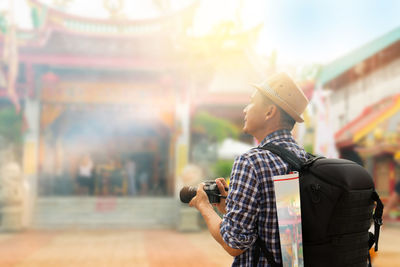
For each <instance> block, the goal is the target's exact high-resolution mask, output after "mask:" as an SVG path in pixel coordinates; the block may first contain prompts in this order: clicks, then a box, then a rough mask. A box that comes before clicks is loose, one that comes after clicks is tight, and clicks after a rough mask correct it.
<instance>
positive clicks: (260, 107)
mask: <svg viewBox="0 0 400 267" xmlns="http://www.w3.org/2000/svg"><path fill="white" fill-rule="evenodd" d="M243 113H244V126H243V131H244V132H245V133H248V134H251V135H253V136H254V134H255V133H257V131H259V130H260V129H262V128H263V127H265V116H266V113H267V105H266V104H265V102H264V99H263V95H261V93H260V92H259V91H258V90H257V89H256V90H255V91H254V93H253V94H252V95H251V99H250V103H249V104H248V105H247V106H246V107H245V108H244V110H243Z"/></svg>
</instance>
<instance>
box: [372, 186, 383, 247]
mask: <svg viewBox="0 0 400 267" xmlns="http://www.w3.org/2000/svg"><path fill="white" fill-rule="evenodd" d="M372 199H373V200H374V201H375V202H376V208H375V212H374V215H373V218H374V226H375V230H374V241H375V242H374V243H375V251H378V241H379V232H380V229H381V226H382V224H383V223H382V213H383V203H382V201H381V199H380V198H379V195H378V193H377V192H376V191H374V192H373V193H372Z"/></svg>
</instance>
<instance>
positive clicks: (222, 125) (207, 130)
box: [192, 112, 239, 142]
mask: <svg viewBox="0 0 400 267" xmlns="http://www.w3.org/2000/svg"><path fill="white" fill-rule="evenodd" d="M192 130H194V131H196V132H197V133H200V134H202V135H205V136H207V139H209V140H210V141H212V142H214V141H217V142H221V141H222V140H224V139H225V138H227V137H232V138H238V136H239V129H238V128H237V127H236V126H235V125H233V124H232V123H230V122H229V121H227V120H224V119H220V118H217V117H214V116H212V115H210V114H208V113H207V112H199V113H198V114H197V115H196V116H195V117H194V118H193V122H192Z"/></svg>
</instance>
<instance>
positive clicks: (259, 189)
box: [220, 130, 306, 267]
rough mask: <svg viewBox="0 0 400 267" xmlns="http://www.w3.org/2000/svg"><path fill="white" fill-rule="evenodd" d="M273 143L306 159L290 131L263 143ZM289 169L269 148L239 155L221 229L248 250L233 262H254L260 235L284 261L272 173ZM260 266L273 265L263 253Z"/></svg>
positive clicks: (277, 258) (231, 243)
mask: <svg viewBox="0 0 400 267" xmlns="http://www.w3.org/2000/svg"><path fill="white" fill-rule="evenodd" d="M267 143H274V144H276V145H282V146H283V147H285V148H288V149H289V150H291V151H293V152H294V153H296V154H297V155H298V156H299V157H300V158H303V159H306V152H305V151H304V150H303V149H302V148H300V147H299V146H298V145H297V143H296V141H295V140H294V139H293V137H292V135H291V133H290V131H288V130H278V131H276V132H273V133H271V134H270V135H268V136H267V137H266V138H265V139H264V140H263V141H262V142H261V144H260V147H261V146H263V145H265V144H267ZM287 173H288V164H287V163H285V162H283V161H282V159H281V158H280V157H278V156H276V155H275V154H273V153H272V152H270V151H267V150H262V149H251V150H250V151H248V152H246V153H244V154H243V155H241V156H239V157H237V158H236V160H235V163H234V164H233V167H232V173H231V179H230V184H229V194H228V197H227V199H226V210H227V213H226V214H225V215H224V217H223V220H222V223H221V228H220V232H221V235H222V238H223V239H224V241H225V242H226V243H227V244H228V245H229V246H230V247H232V248H236V249H241V250H245V252H244V253H242V254H241V255H239V256H237V257H235V259H234V261H233V264H232V266H241V267H245V266H252V265H253V255H254V253H255V247H254V243H255V241H256V240H257V237H258V236H259V237H260V238H261V240H262V242H263V244H264V245H265V246H266V247H267V249H268V250H269V251H270V252H272V253H273V254H274V257H275V261H276V262H281V249H280V242H279V230H278V220H277V214H276V203H275V191H274V182H273V181H272V179H271V178H272V177H273V176H276V175H283V174H287ZM258 266H270V265H269V264H268V263H267V258H266V257H265V255H263V254H262V253H261V256H260V258H259V261H258Z"/></svg>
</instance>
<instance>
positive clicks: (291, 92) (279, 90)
mask: <svg viewBox="0 0 400 267" xmlns="http://www.w3.org/2000/svg"><path fill="white" fill-rule="evenodd" d="M253 86H255V87H256V88H257V89H258V90H259V91H260V92H261V93H262V94H264V95H265V96H266V97H268V98H269V99H270V100H272V101H273V102H274V103H275V104H276V105H278V106H279V107H280V108H282V109H283V110H284V111H286V112H287V114H289V115H290V117H292V118H293V119H295V121H297V122H303V121H304V120H303V118H302V117H301V114H302V113H303V112H304V110H305V109H306V107H307V104H308V100H307V97H306V96H305V95H304V93H303V91H302V90H301V89H300V88H299V87H298V86H297V85H296V84H295V83H294V81H293V80H292V79H291V78H290V77H289V75H287V74H286V73H279V74H276V75H274V76H272V77H271V78H269V79H267V80H266V81H264V82H263V83H262V84H260V85H258V84H253Z"/></svg>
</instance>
